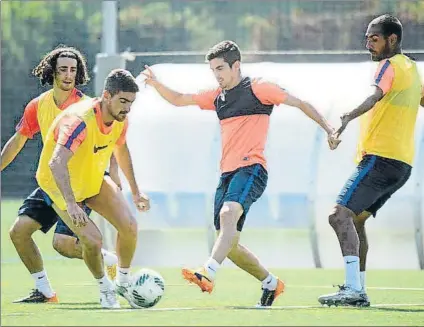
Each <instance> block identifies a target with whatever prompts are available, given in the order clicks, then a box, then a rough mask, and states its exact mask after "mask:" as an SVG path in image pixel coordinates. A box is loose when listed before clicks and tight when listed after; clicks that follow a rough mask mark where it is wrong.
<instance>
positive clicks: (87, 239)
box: [78, 229, 103, 252]
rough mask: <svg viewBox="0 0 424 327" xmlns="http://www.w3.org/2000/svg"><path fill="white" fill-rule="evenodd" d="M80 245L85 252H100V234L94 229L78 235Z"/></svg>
mask: <svg viewBox="0 0 424 327" xmlns="http://www.w3.org/2000/svg"><path fill="white" fill-rule="evenodd" d="M78 237H79V239H80V242H81V245H82V246H83V247H84V249H85V250H88V251H92V252H100V251H101V249H102V246H103V240H102V234H101V233H100V232H99V230H97V229H94V230H90V231H86V232H82V233H81V235H78Z"/></svg>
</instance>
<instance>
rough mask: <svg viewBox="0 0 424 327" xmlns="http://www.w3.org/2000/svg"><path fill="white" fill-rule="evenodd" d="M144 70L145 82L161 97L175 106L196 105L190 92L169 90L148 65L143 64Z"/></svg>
mask: <svg viewBox="0 0 424 327" xmlns="http://www.w3.org/2000/svg"><path fill="white" fill-rule="evenodd" d="M145 68H146V70H145V71H144V72H142V74H143V75H144V76H145V78H146V79H145V83H146V84H147V85H150V86H152V87H154V88H155V89H156V91H157V92H158V93H159V94H160V96H161V97H162V98H164V99H165V100H166V101H168V102H169V103H171V104H173V105H174V106H177V107H182V106H190V105H196V104H197V103H196V102H195V101H194V98H193V95H192V94H182V93H179V92H176V91H174V90H171V89H170V88H169V87H167V86H166V85H164V84H162V83H161V82H159V81H158V80H157V79H156V76H155V74H154V73H153V71H152V70H151V69H150V67H149V66H145Z"/></svg>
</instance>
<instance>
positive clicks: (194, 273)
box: [182, 267, 214, 293]
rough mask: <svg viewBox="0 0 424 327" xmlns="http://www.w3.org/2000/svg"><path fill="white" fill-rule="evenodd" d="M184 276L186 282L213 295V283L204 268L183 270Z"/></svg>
mask: <svg viewBox="0 0 424 327" xmlns="http://www.w3.org/2000/svg"><path fill="white" fill-rule="evenodd" d="M182 274H183V277H184V279H185V280H187V281H189V282H190V283H194V284H196V285H197V286H199V287H200V289H201V290H202V292H208V293H211V292H212V291H213V286H214V285H213V281H212V280H211V279H210V278H209V277H208V273H207V272H206V269H205V268H203V267H202V268H199V269H197V270H192V269H188V268H183V269H182Z"/></svg>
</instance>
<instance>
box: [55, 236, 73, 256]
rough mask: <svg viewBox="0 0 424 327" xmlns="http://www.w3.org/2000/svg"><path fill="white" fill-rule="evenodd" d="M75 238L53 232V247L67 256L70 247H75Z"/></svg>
mask: <svg viewBox="0 0 424 327" xmlns="http://www.w3.org/2000/svg"><path fill="white" fill-rule="evenodd" d="M75 244H76V239H75V238H73V237H72V238H71V237H70V236H65V235H62V234H57V233H55V234H54V236H53V244H52V245H53V249H55V251H56V252H57V253H59V254H60V255H63V256H65V257H69V253H70V252H71V251H70V248H71V247H72V248H73V247H75Z"/></svg>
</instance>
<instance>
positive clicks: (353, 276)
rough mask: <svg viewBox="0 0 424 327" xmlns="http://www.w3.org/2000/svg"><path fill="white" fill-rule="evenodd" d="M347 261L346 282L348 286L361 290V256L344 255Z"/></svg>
mask: <svg viewBox="0 0 424 327" xmlns="http://www.w3.org/2000/svg"><path fill="white" fill-rule="evenodd" d="M343 259H344V262H345V274H346V275H345V283H346V285H347V286H350V287H352V288H353V289H355V290H357V291H360V290H361V289H362V287H361V280H360V278H359V257H357V256H353V255H347V256H345V257H343Z"/></svg>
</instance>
